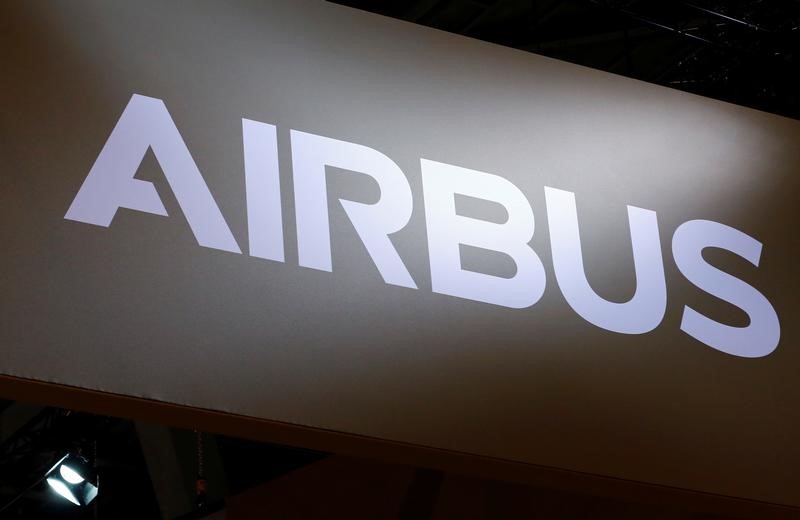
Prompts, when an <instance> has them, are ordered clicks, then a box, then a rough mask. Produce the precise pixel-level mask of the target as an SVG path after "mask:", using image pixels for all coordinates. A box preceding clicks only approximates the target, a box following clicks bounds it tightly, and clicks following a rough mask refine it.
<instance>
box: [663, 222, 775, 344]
mask: <svg viewBox="0 0 800 520" xmlns="http://www.w3.org/2000/svg"><path fill="white" fill-rule="evenodd" d="M706 247H717V248H721V249H725V250H727V251H731V252H733V253H736V254H737V255H739V256H741V257H742V258H744V259H745V260H747V261H748V262H750V263H751V264H753V265H755V266H758V262H759V260H760V258H761V242H759V241H757V240H756V239H754V238H752V237H751V236H749V235H746V234H745V233H742V232H741V231H739V230H737V229H734V228H732V227H729V226H726V225H724V224H719V223H717V222H712V221H710V220H690V221H689V222H685V223H683V224H681V225H680V226H679V227H678V229H677V230H675V234H674V235H673V237H672V254H673V256H674V257H675V263H676V265H677V266H678V269H679V270H680V272H681V273H683V275H684V276H685V277H686V278H687V279H688V280H689V281H690V282H692V283H693V284H694V285H696V286H697V287H699V288H700V289H703V290H704V291H706V292H708V293H709V294H712V295H714V296H716V297H717V298H720V299H722V300H725V301H726V302H728V303H731V304H733V305H735V306H737V307H739V308H741V309H742V310H743V311H744V312H746V313H747V315H748V316H749V317H750V324H749V325H747V326H746V327H733V326H730V325H724V324H722V323H718V322H716V321H714V320H712V319H710V318H707V317H705V316H703V315H702V314H700V313H699V312H697V311H695V310H694V309H692V308H691V307H689V306H686V307H684V310H683V318H682V320H681V330H683V331H684V332H686V333H687V334H689V335H690V336H692V337H693V338H695V339H697V340H699V341H702V342H703V343H705V344H706V345H708V346H710V347H712V348H715V349H717V350H719V351H722V352H725V353H727V354H732V355H734V356H740V357H748V358H755V357H762V356H766V355H767V354H769V353H771V352H772V351H773V350H775V348H776V347H777V346H778V341H779V340H780V335H781V331H780V323H779V322H778V315H777V314H776V313H775V309H774V308H773V307H772V305H771V304H770V303H769V301H767V299H766V298H765V297H764V295H763V294H761V293H760V292H758V291H757V290H756V289H755V288H753V287H752V286H750V285H748V284H747V283H745V282H743V281H742V280H740V279H738V278H735V277H733V276H731V275H729V274H728V273H725V272H723V271H720V270H719V269H717V268H715V267H713V266H711V265H710V264H708V263H707V262H706V261H705V260H704V259H703V256H702V252H703V249H705V248H706Z"/></svg>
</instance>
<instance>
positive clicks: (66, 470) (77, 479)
mask: <svg viewBox="0 0 800 520" xmlns="http://www.w3.org/2000/svg"><path fill="white" fill-rule="evenodd" d="M58 471H59V473H61V476H62V477H63V478H64V480H66V481H67V482H69V483H70V484H80V483H81V482H83V480H84V478H83V477H82V476H80V474H79V473H78V472H77V471H75V470H74V469H72V468H70V467H69V466H67V465H66V464H64V465H63V466H61V467H60V468H59V469H58Z"/></svg>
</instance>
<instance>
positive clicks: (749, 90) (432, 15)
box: [336, 0, 800, 119]
mask: <svg viewBox="0 0 800 520" xmlns="http://www.w3.org/2000/svg"><path fill="white" fill-rule="evenodd" d="M336 3H340V4H344V5H348V6H351V7H357V8H360V9H365V10H368V11H372V12H376V13H380V14H383V15H387V16H391V17H395V18H400V19H403V20H407V21H411V22H415V23H419V24H422V25H427V26H430V27H435V28H438V29H443V30H446V31H450V32H454V33H458V34H463V35H467V36H470V37H474V38H478V39H481V40H486V41H489V42H493V43H498V44H500V45H506V46H509V47H515V48H518V49H524V50H527V51H531V52H535V53H537V54H542V55H545V56H550V57H553V58H557V59H560V60H565V61H569V62H572V63H578V64H580V65H585V66H588V67H592V68H595V69H600V70H605V71H609V72H613V73H616V74H621V75H624V76H629V77H632V78H637V79H641V80H644V81H648V82H652V83H657V84H660V85H665V86H668V87H673V88H678V89H681V90H685V91H688V92H693V93H696V94H700V95H703V96H708V97H712V98H716V99H721V100H724V101H729V102H732V103H736V104H739V105H744V106H748V107H752V108H757V109H759V110H765V111H768V112H773V113H776V114H781V115H785V116H788V117H793V118H797V119H800V69H799V68H798V65H799V64H798V58H797V54H798V47H800V45H799V44H800V1H797V0H730V1H712V0H693V1H690V2H680V1H646V0H338V1H337V2H336Z"/></svg>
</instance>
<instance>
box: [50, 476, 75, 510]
mask: <svg viewBox="0 0 800 520" xmlns="http://www.w3.org/2000/svg"><path fill="white" fill-rule="evenodd" d="M47 483H48V484H50V487H51V488H53V491H55V492H56V493H58V494H59V495H61V496H62V497H64V498H66V499H67V500H69V501H70V502H72V503H73V504H75V505H76V506H79V505H81V504H80V502H78V499H77V498H75V495H73V494H72V491H70V490H69V488H68V487H67V485H66V484H64V483H63V482H61V481H60V480H58V479H55V478H50V477H48V479H47Z"/></svg>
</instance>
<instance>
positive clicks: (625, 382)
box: [0, 0, 800, 507]
mask: <svg viewBox="0 0 800 520" xmlns="http://www.w3.org/2000/svg"><path fill="white" fill-rule="evenodd" d="M0 20H10V21H11V23H8V24H6V25H7V26H6V27H5V28H4V30H3V31H0V58H2V63H3V70H4V73H3V74H0V91H2V92H3V93H4V100H6V101H5V102H4V103H5V104H4V108H3V110H2V111H0V156H1V157H2V159H3V161H2V164H3V167H2V177H1V179H2V185H0V236H2V241H0V243H2V246H3V249H2V255H0V266H2V270H1V271H0V272H2V274H3V277H2V279H1V280H2V282H0V284H2V285H0V374H3V375H8V376H14V377H18V378H27V379H31V380H36V381H45V382H51V383H58V384H63V385H72V386H77V387H81V388H86V389H92V390H98V391H103V392H108V393H112V394H120V395H125V396H134V397H141V398H146V399H153V400H157V401H161V402H165V403H172V404H177V405H182V406H187V407H194V408H200V409H204V410H214V411H221V412H227V413H231V414H238V415H241V416H249V417H254V418H258V419H266V420H270V421H276V422H280V423H291V424H296V425H303V426H308V427H311V428H314V429H316V431H320V432H323V431H324V432H344V433H348V434H356V435H358V436H366V437H371V438H377V439H384V440H387V441H391V442H392V443H403V444H411V445H414V446H425V447H432V448H436V449H437V450H447V451H448V452H451V453H453V452H455V453H463V454H469V455H474V456H478V457H482V458H487V459H490V460H503V461H512V462H514V463H520V464H522V465H524V464H531V465H537V466H539V467H541V466H545V467H550V468H559V469H563V470H569V471H576V472H582V473H589V474H594V475H603V476H609V477H614V478H617V479H625V480H635V481H643V482H647V483H653V484H659V485H664V486H671V487H677V488H684V489H692V490H698V491H703V492H707V493H713V494H717V495H727V496H737V497H744V498H749V499H753V500H759V501H763V502H770V503H777V504H787V505H792V506H795V507H800V498H798V494H797V489H800V474H799V473H798V472H797V468H798V467H800V443H798V442H797V439H798V438H800V406H798V403H800V384H798V378H797V374H798V367H800V349H798V345H799V344H800V319H798V317H799V316H798V299H797V295H798V294H800V277H799V276H798V272H797V265H796V264H797V258H798V257H800V242H799V241H798V240H797V230H796V229H795V227H796V223H797V222H798V221H800V206H798V204H797V200H796V199H797V195H796V194H797V193H798V191H800V175H798V171H800V146H798V142H800V123H798V122H797V121H793V120H789V119H786V118H781V117H777V116H774V115H769V114H765V113H761V112H757V111H753V110H748V109H745V108H741V107H736V106H733V105H729V104H725V103H721V102H717V101H712V100H708V99H704V98H700V97H697V96H692V95H688V94H685V93H681V92H677V91H673V90H669V89H664V88H661V87H657V86H654V85H648V84H645V83H642V82H638V81H633V80H630V79H626V78H621V77H617V76H613V75H609V74H604V73H601V72H598V71H592V70H588V69H585V68H581V67H577V66H574V65H571V64H567V63H562V62H558V61H555V60H549V59H545V58H541V57H538V56H536V55H533V54H530V53H523V52H518V51H513V50H510V49H505V48H501V47H497V46H494V45H488V44H485V43H482V42H478V41H474V40H470V39H467V38H463V37H459V36H454V35H449V34H446V33H443V32H439V31H434V30H431V29H427V28H424V27H419V26H415V25H411V24H406V23H402V22H398V21H396V20H390V19H385V18H381V17H378V16H374V15H371V14H368V13H362V12H358V11H355V10H351V9H347V8H343V7H341V6H337V5H333V4H329V3H326V2H321V1H319V2H318V1H312V0H269V1H267V0H258V1H253V2H248V1H246V0H242V2H237V3H235V4H230V3H226V4H224V5H223V4H213V3H208V4H204V3H199V4H196V5H194V6H193V7H192V9H186V8H185V6H182V5H181V4H173V3H160V2H152V3H145V4H144V5H143V4H142V3H141V2H129V3H115V4H113V5H110V4H108V5H107V4H104V3H82V2H69V3H63V4H62V3H58V2H48V3H41V4H39V3H36V2H23V1H16V0H13V1H9V2H2V3H0ZM98 226H103V227H107V228H108V229H103V228H101V227H98ZM198 244H199V245H200V246H202V247H198ZM359 438H360V437H359Z"/></svg>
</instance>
